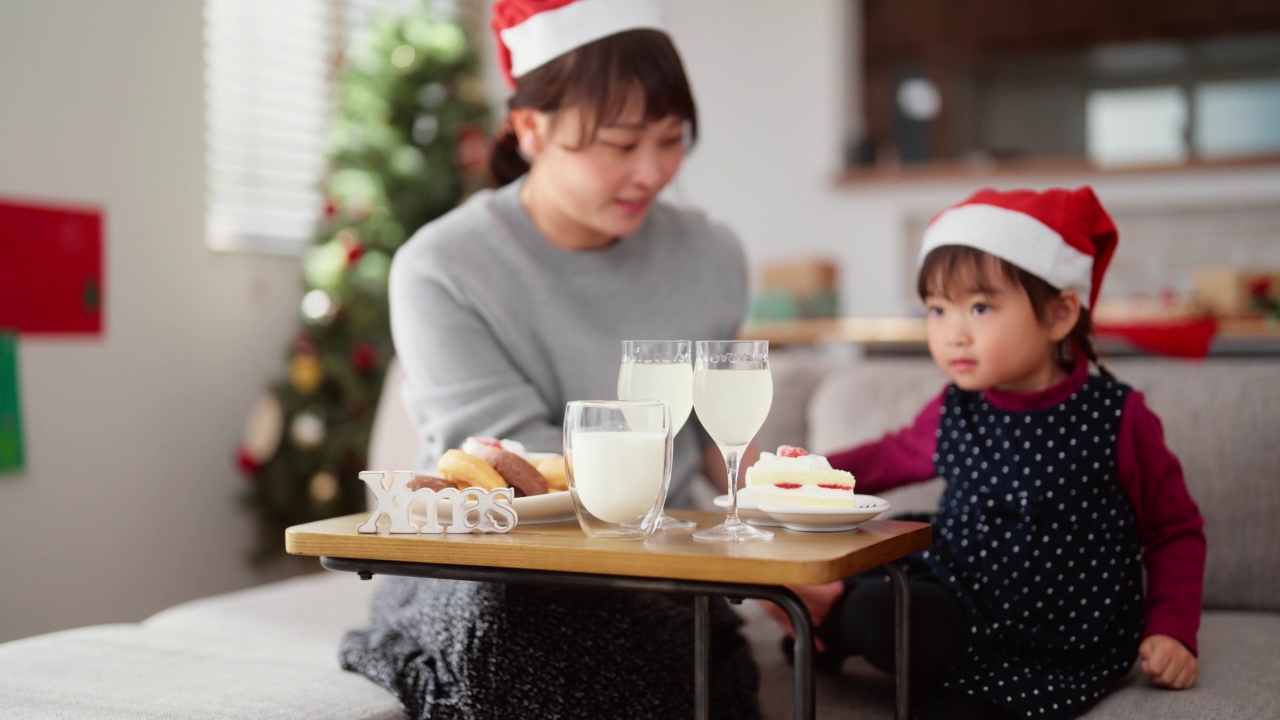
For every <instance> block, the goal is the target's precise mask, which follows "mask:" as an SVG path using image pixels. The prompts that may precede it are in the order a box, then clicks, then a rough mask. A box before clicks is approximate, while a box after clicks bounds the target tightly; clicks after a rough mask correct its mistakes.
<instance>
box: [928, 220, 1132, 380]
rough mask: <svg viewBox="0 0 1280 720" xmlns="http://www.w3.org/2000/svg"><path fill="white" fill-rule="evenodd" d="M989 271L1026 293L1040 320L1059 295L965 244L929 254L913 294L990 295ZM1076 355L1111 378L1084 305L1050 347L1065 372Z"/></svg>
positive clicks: (1059, 291) (991, 284) (1034, 278)
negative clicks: (1061, 336)
mask: <svg viewBox="0 0 1280 720" xmlns="http://www.w3.org/2000/svg"><path fill="white" fill-rule="evenodd" d="M993 272H995V273H999V275H1000V276H1001V277H1003V278H1004V279H1005V280H1007V281H1009V282H1010V283H1013V284H1014V285H1015V286H1017V287H1020V288H1022V289H1024V290H1026V291H1027V297H1028V298H1030V299H1031V310H1032V311H1033V312H1034V313H1035V314H1036V317H1037V318H1040V319H1041V320H1043V319H1044V318H1045V313H1046V311H1047V309H1048V307H1049V303H1050V302H1052V301H1053V300H1054V298H1056V297H1058V296H1059V295H1061V294H1062V290H1060V289H1058V288H1056V287H1054V286H1052V285H1050V284H1049V283H1047V282H1045V281H1044V280H1042V279H1040V278H1039V277H1036V276H1035V275H1032V274H1031V273H1029V272H1027V271H1026V270H1023V269H1022V268H1020V267H1018V266H1017V265H1014V264H1013V263H1010V262H1008V261H1006V260H1002V259H1001V258H998V257H996V256H995V255H992V254H990V253H986V252H983V251H981V250H978V249H976V248H971V247H968V246H965V245H943V246H941V247H937V248H934V249H933V250H931V251H929V254H928V255H926V256H925V258H924V262H923V263H921V265H920V273H919V274H918V275H917V276H916V293H917V294H919V295H920V299H921V300H922V301H923V300H924V299H925V297H927V296H929V295H936V296H940V297H945V298H952V297H956V296H958V295H960V294H962V293H967V292H991V291H992V290H994V289H995V284H994V283H993V282H992V275H991V274H992V273H993ZM1080 355H1083V356H1084V357H1085V358H1086V359H1087V360H1088V361H1089V362H1092V363H1093V364H1094V365H1096V366H1097V367H1098V372H1100V373H1102V374H1103V375H1105V376H1106V377H1109V378H1110V377H1112V375H1111V371H1109V370H1107V369H1106V368H1105V367H1103V366H1102V362H1101V361H1100V360H1099V359H1098V352H1097V350H1096V349H1094V346H1093V319H1092V316H1091V315H1090V313H1089V308H1087V307H1084V306H1081V308H1080V318H1079V319H1078V320H1076V324H1075V327H1073V328H1071V332H1069V333H1067V336H1066V337H1065V338H1063V339H1062V340H1060V341H1059V342H1058V344H1057V345H1056V346H1055V347H1054V359H1055V360H1056V361H1057V363H1058V365H1059V366H1060V367H1061V368H1062V369H1063V370H1068V371H1069V370H1070V369H1071V367H1072V366H1073V365H1074V364H1075V362H1076V358H1077V357H1079V356H1080Z"/></svg>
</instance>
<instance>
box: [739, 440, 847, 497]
mask: <svg viewBox="0 0 1280 720" xmlns="http://www.w3.org/2000/svg"><path fill="white" fill-rule="evenodd" d="M853 485H854V477H853V475H851V474H850V473H847V472H845V471H844V470H833V469H832V468H831V463H829V462H828V461H827V459H826V458H825V457H823V456H822V455H812V454H810V453H809V452H808V451H807V450H805V449H804V448H800V447H794V446H791V445H783V446H782V447H779V448H778V452H777V453H776V454H775V453H770V452H762V453H760V459H759V460H757V461H756V463H755V464H754V465H752V466H751V467H749V468H747V475H746V482H745V487H744V488H743V489H742V490H741V491H740V492H739V497H740V498H741V500H742V501H743V502H744V503H746V504H749V505H756V506H764V505H776V506H782V507H818V508H853V507H854V493H853Z"/></svg>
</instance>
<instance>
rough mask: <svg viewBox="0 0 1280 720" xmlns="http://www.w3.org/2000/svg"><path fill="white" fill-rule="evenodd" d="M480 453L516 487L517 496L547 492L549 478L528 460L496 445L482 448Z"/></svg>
mask: <svg viewBox="0 0 1280 720" xmlns="http://www.w3.org/2000/svg"><path fill="white" fill-rule="evenodd" d="M479 454H480V457H481V458H482V459H483V460H484V461H485V462H487V463H489V465H490V466H492V467H493V469H494V470H497V471H498V474H500V475H502V479H504V480H506V481H507V484H508V485H510V486H511V487H513V488H515V489H516V497H521V496H524V495H546V494H547V479H546V478H544V477H543V476H542V473H540V472H538V469H537V468H535V467H534V466H532V465H530V464H529V461H528V460H525V459H524V458H522V457H520V456H519V455H516V454H515V453H513V452H509V451H507V450H503V449H502V448H496V447H484V448H481V449H480V450H479Z"/></svg>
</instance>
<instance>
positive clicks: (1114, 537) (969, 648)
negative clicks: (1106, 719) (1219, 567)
mask: <svg viewBox="0 0 1280 720" xmlns="http://www.w3.org/2000/svg"><path fill="white" fill-rule="evenodd" d="M1115 245H1116V231H1115V227H1114V225H1113V224H1112V222H1111V219H1110V218H1109V217H1108V216H1107V213H1106V212H1105V211H1104V210H1103V208H1102V206H1101V205H1100V204H1099V203H1098V200H1097V199H1096V198H1095V196H1094V194H1093V192H1092V190H1090V189H1089V188H1087V187H1085V188H1080V189H1078V190H1070V191H1069V190H1049V191H1046V192H1031V191H1015V192H996V191H991V190H984V191H981V192H979V193H977V194H976V195H974V196H973V197H971V198H969V199H968V200H966V201H965V202H963V203H961V204H959V205H957V206H955V207H952V208H950V209H948V210H947V211H945V212H943V213H942V214H940V215H939V216H938V217H937V218H935V219H934V221H933V222H932V223H931V224H930V226H929V228H928V229H927V231H926V233H925V237H924V247H923V249H922V251H921V265H920V270H919V279H918V290H919V294H920V296H921V298H922V299H923V300H924V303H925V305H926V307H927V309H928V320H927V323H928V325H927V327H928V343H929V353H930V355H932V357H933V359H934V362H936V363H937V365H938V366H939V367H940V368H941V369H942V370H943V372H944V373H946V375H947V376H948V377H949V378H950V379H951V384H950V385H949V386H948V387H947V388H946V389H944V390H943V392H942V393H941V394H940V395H939V396H938V397H937V398H935V399H934V400H933V401H932V402H930V403H929V404H928V405H927V406H926V407H925V408H924V410H923V411H922V412H921V413H920V414H919V416H918V417H917V418H916V420H915V422H914V423H913V424H912V425H910V426H909V427H907V428H905V429H902V430H900V431H898V432H895V433H891V434H889V435H886V436H885V437H884V438H882V439H881V440H879V441H876V442H873V443H870V444H868V445H864V446H862V447H857V448H852V449H848V450H845V451H843V452H838V453H834V454H832V455H831V456H830V460H831V463H832V465H833V466H834V467H837V468H840V469H844V470H848V471H851V472H853V473H854V474H855V475H856V476H857V478H858V491H859V492H861V493H871V494H875V493H878V492H882V491H885V490H888V489H891V488H894V487H899V486H902V485H906V484H909V483H913V482H920V481H924V480H928V479H931V478H934V477H937V476H941V477H943V478H944V479H945V480H946V483H947V484H946V490H945V491H944V493H943V495H942V499H941V501H940V505H939V510H938V513H937V514H936V516H934V517H933V518H932V524H933V546H932V547H931V549H930V550H928V551H926V552H924V553H922V554H921V555H920V556H919V557H913V558H910V559H909V563H908V565H907V569H908V571H909V572H908V574H909V576H910V577H911V578H912V580H911V587H912V597H911V602H912V608H911V609H912V623H913V624H912V635H913V637H912V643H913V644H912V656H911V659H912V678H913V682H915V683H917V685H916V688H917V689H918V691H919V705H920V710H921V712H922V716H924V717H973V718H1001V717H1036V718H1040V717H1044V718H1070V717H1075V716H1077V715H1079V714H1080V713H1082V712H1084V711H1085V710H1086V709H1087V708H1088V706H1089V705H1090V704H1091V703H1093V702H1094V701H1096V700H1097V699H1098V698H1099V697H1101V696H1102V695H1103V694H1104V693H1106V692H1107V690H1108V689H1109V688H1110V687H1111V686H1112V685H1113V684H1114V683H1115V682H1116V681H1117V680H1119V679H1120V678H1122V677H1123V676H1124V675H1125V674H1126V673H1128V671H1129V669H1130V668H1131V666H1132V664H1133V662H1134V659H1135V658H1141V664H1142V669H1143V671H1144V672H1145V673H1146V674H1147V675H1148V676H1149V677H1150V678H1151V679H1152V680H1153V681H1154V682H1155V683H1156V684H1157V685H1160V686H1164V687H1169V688H1177V689H1182V688H1188V687H1190V686H1191V685H1192V684H1193V683H1194V682H1195V679H1196V676H1197V673H1198V663H1197V660H1196V632H1197V630H1198V628H1199V624H1200V600H1201V594H1202V585H1203V576H1204V557H1205V539H1204V534H1203V530H1202V528H1203V521H1202V519H1201V517H1200V513H1199V509H1198V508H1197V507H1196V504H1195V503H1194V501H1193V500H1192V499H1191V497H1190V495H1189V494H1188V492H1187V488H1186V484H1185V482H1184V479H1183V476H1182V470H1181V467H1180V465H1179V463H1178V460H1177V459H1176V458H1175V457H1174V456H1173V454H1172V453H1170V451H1169V450H1168V448H1166V446H1165V444H1164V439H1163V433H1162V429H1161V426H1160V421H1159V420H1158V419H1157V418H1156V416H1155V415H1154V414H1153V413H1152V412H1151V410H1149V409H1148V408H1147V406H1146V404H1145V403H1144V401H1143V398H1142V394H1141V393H1140V392H1137V391H1136V390H1133V389H1132V388H1129V387H1127V386H1126V385H1124V384H1122V383H1120V382H1118V381H1116V380H1115V379H1113V378H1112V377H1111V376H1110V374H1109V373H1107V372H1106V370H1105V369H1102V368H1101V366H1099V370H1100V371H1101V375H1091V374H1090V373H1089V362H1090V361H1093V362H1094V363H1095V364H1096V363H1097V357H1096V355H1095V354H1094V351H1093V347H1092V344H1091V341H1090V314H1089V309H1090V307H1092V306H1093V305H1094V303H1095V302H1096V300H1097V297H1098V286H1099V285H1100V284H1101V282H1102V277H1103V273H1104V271H1105V270H1106V267H1107V263H1108V261H1109V260H1110V259H1111V255H1112V253H1113V252H1114V250H1115ZM1144 569H1145V572H1146V581H1145V585H1146V588H1145V594H1144V581H1143V571H1144ZM797 591H799V592H800V594H801V595H802V596H803V597H804V598H805V600H806V602H807V603H808V604H809V605H810V607H811V609H812V611H813V613H814V616H815V620H816V621H818V622H821V623H822V625H821V630H820V637H822V638H823V641H824V643H825V648H826V649H825V651H824V655H826V658H825V660H826V664H828V665H830V664H835V663H838V660H839V658H840V657H842V656H844V655H847V654H850V653H859V654H862V655H864V656H866V658H867V659H868V660H869V661H870V662H871V663H872V664H873V665H875V666H877V667H880V668H881V669H883V670H886V671H891V670H892V668H893V636H892V627H893V623H892V611H893V610H892V608H893V602H892V590H891V589H890V587H889V585H888V584H887V583H886V582H880V581H877V580H875V579H869V578H866V577H859V578H854V579H853V580H852V581H850V582H849V583H847V584H845V585H842V584H839V583H836V584H832V585H827V586H815V587H807V588H797Z"/></svg>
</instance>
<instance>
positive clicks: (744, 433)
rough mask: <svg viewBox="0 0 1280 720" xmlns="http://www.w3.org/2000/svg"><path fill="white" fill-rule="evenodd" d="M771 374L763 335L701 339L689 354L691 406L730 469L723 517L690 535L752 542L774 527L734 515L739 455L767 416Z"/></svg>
mask: <svg viewBox="0 0 1280 720" xmlns="http://www.w3.org/2000/svg"><path fill="white" fill-rule="evenodd" d="M771 405H773V376H772V375H770V373H769V343H768V342H767V341H764V340H699V341H698V342H697V343H695V345H694V355H693V409H694V411H695V412H697V413H698V421H699V422H701V423H702V427H703V428H705V429H706V431H707V434H708V435H710V436H711V439H712V440H714V441H715V443H716V445H717V446H718V447H719V448H720V454H721V455H723V456H724V462H725V469H726V470H727V471H728V474H729V512H728V514H727V515H726V516H725V520H724V522H723V523H721V524H719V525H717V526H715V527H713V528H708V529H706V530H699V531H698V532H696V533H694V534H693V539H694V540H708V541H716V542H750V541H756V540H770V539H772V538H773V533H771V532H769V531H768V530H761V529H760V528H757V527H754V526H752V525H748V524H746V523H745V522H743V521H742V520H741V519H739V518H738V461H739V460H740V459H741V458H742V453H743V451H744V450H746V449H747V445H749V444H750V443H751V440H752V439H753V438H755V436H756V433H757V432H759V431H760V426H762V425H764V420H765V418H766V417H768V416H769V407H770V406H771Z"/></svg>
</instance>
